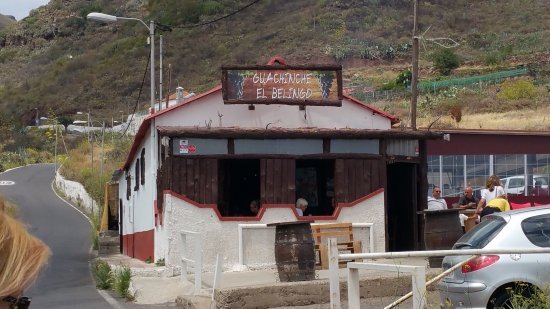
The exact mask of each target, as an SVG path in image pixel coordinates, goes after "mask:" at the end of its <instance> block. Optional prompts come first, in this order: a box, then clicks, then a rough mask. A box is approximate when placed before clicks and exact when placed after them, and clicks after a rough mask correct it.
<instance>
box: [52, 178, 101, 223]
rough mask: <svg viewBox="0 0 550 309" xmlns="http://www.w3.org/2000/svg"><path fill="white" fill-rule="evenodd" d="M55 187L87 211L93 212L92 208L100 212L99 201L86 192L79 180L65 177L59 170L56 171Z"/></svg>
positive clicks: (95, 211)
mask: <svg viewBox="0 0 550 309" xmlns="http://www.w3.org/2000/svg"><path fill="white" fill-rule="evenodd" d="M55 187H56V188H57V189H58V190H60V191H61V192H62V193H63V194H64V195H65V198H67V199H68V200H69V201H71V202H72V203H73V204H76V205H78V206H80V207H82V208H84V210H86V212H88V213H91V212H92V210H93V212H94V213H97V212H98V210H99V208H98V207H99V206H98V204H97V202H96V201H94V200H93V199H92V197H91V196H90V195H89V194H88V192H86V189H85V188H84V186H83V185H82V184H80V183H79V182H76V181H72V180H68V179H65V178H64V177H63V176H61V174H59V171H58V172H56V173H55Z"/></svg>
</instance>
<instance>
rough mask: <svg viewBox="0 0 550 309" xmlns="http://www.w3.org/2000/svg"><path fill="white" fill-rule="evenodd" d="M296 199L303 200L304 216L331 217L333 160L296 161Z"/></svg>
mask: <svg viewBox="0 0 550 309" xmlns="http://www.w3.org/2000/svg"><path fill="white" fill-rule="evenodd" d="M296 198H304V199H306V201H307V202H308V207H307V209H306V211H305V213H304V215H306V216H307V215H313V216H326V215H332V214H333V212H334V207H333V206H335V203H336V201H335V200H334V160H328V159H326V160H319V159H315V160H296Z"/></svg>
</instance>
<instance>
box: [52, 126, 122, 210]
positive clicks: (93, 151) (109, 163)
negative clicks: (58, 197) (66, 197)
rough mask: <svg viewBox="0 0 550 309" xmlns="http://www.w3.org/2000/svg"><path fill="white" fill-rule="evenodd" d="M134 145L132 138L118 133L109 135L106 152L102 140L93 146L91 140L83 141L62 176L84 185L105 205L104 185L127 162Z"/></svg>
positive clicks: (70, 158)
mask: <svg viewBox="0 0 550 309" xmlns="http://www.w3.org/2000/svg"><path fill="white" fill-rule="evenodd" d="M99 138H101V137H99ZM92 139H94V140H95V139H96V137H94V136H93V135H92ZM130 145H131V140H130V139H129V138H128V137H121V136H120V135H118V134H115V135H111V134H106V135H105V137H104V145H103V149H102V148H101V143H100V141H94V142H93V143H90V142H89V141H88V140H87V139H82V140H81V142H80V143H79V144H78V145H76V147H74V148H73V149H70V150H69V154H68V156H67V159H66V160H65V161H64V163H63V166H62V167H61V174H63V176H64V177H66V178H67V179H70V180H73V181H76V182H79V183H81V184H82V185H83V186H84V187H85V188H86V191H87V192H88V194H90V196H91V197H92V198H93V199H94V200H95V201H96V202H98V203H99V205H103V198H104V196H103V195H104V186H105V184H106V183H107V182H108V181H110V179H111V174H112V172H113V171H114V170H117V169H119V168H120V167H121V166H122V164H123V163H124V160H125V159H126V155H127V153H128V151H129V148H130ZM102 156H103V161H102Z"/></svg>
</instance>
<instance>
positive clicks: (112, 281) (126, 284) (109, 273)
mask: <svg viewBox="0 0 550 309" xmlns="http://www.w3.org/2000/svg"><path fill="white" fill-rule="evenodd" d="M92 274H93V276H94V279H95V282H96V287H97V288H98V289H101V290H113V291H115V292H116V293H117V294H118V295H119V296H121V297H124V298H126V299H127V300H133V299H134V296H133V295H132V294H131V293H130V291H129V288H130V281H131V279H132V270H131V269H130V267H129V266H128V265H124V264H122V265H120V266H118V267H115V268H114V269H112V268H111V266H110V265H109V263H107V262H106V261H104V260H101V259H96V260H94V261H93V262H92Z"/></svg>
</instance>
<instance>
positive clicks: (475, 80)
mask: <svg viewBox="0 0 550 309" xmlns="http://www.w3.org/2000/svg"><path fill="white" fill-rule="evenodd" d="M527 74H529V69H528V68H526V67H522V68H517V69H513V70H507V71H500V72H495V73H490V74H484V75H478V76H471V77H463V78H454V79H448V80H438V81H424V82H420V83H418V86H417V88H418V90H419V91H420V92H437V91H439V90H441V89H447V88H450V87H460V88H464V87H466V88H472V87H476V88H478V87H479V88H483V87H485V86H488V85H491V84H496V83H499V82H501V81H503V80H505V79H507V78H512V77H517V76H523V75H527ZM351 88H353V87H351ZM410 94H411V89H410V87H409V88H406V89H389V90H377V91H358V90H356V91H355V92H354V93H353V96H354V97H355V98H357V99H359V100H362V101H365V102H376V101H381V100H391V99H395V98H403V97H406V96H409V95H410Z"/></svg>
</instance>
